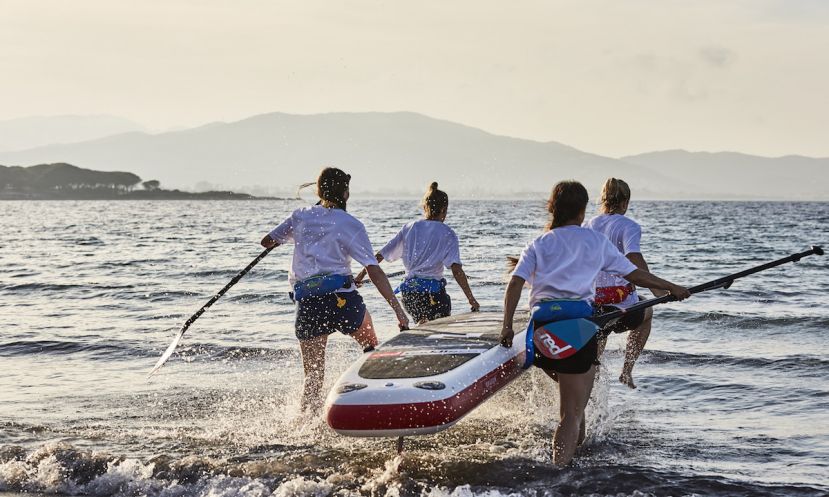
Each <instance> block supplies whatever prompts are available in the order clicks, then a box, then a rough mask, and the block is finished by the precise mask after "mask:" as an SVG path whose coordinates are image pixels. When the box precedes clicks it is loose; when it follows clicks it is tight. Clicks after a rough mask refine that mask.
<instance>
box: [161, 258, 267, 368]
mask: <svg viewBox="0 0 829 497" xmlns="http://www.w3.org/2000/svg"><path fill="white" fill-rule="evenodd" d="M274 247H277V245H272V246H270V247H268V248H266V249H265V250H263V251H262V253H261V254H259V255H258V256H257V257H256V259H254V260H253V261H252V262H251V263H250V264H248V265H247V267H245V269H243V270H241V271H239V273H238V274H237V275H236V276H234V277H233V279H232V280H230V282H229V283H228V284H227V285H225V286H224V288H222V289H221V290H219V292H218V293H216V295H214V296H213V297H212V298H211V299H210V300H208V301H207V303H206V304H204V305H203V306H201V309H199V310H198V311H196V313H195V314H193V315H192V316H190V319H188V320H187V321H185V322H184V325H183V326H182V327H181V329H180V330H179V332H178V334H176V337H175V338H174V339H173V342H172V343H171V344H170V346H169V347H167V350H165V351H164V354H162V355H161V358H160V359H159V360H158V362H157V363H155V367H153V369H152V370H151V371H150V373H149V374H148V375H147V379H149V378H150V376H152V375H154V374H155V373H156V371H158V370H159V369H161V366H163V365H164V363H165V362H167V359H169V358H170V356H172V355H173V352H175V350H176V347H177V346H178V343H179V342H180V341H181V338H182V337H183V336H184V333H185V332H186V331H187V329H188V328H190V325H191V324H193V323H194V322H195V321H196V320H197V319H199V316H201V315H202V314H204V311H206V310H207V309H208V308H209V307H210V306H211V305H213V304H214V303H215V302H216V301H217V300H219V299H220V298H221V297H222V295H224V294H225V292H227V291H228V290H230V287H232V286H233V285H235V284H236V283H238V282H239V280H241V279H242V277H243V276H244V275H246V274H248V271H250V270H251V269H253V266H255V265H256V264H258V263H259V261H261V260H262V259H264V258H265V256H266V255H268V254H269V253H270V251H271V250H273V249H274Z"/></svg>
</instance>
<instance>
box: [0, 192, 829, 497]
mask: <svg viewBox="0 0 829 497" xmlns="http://www.w3.org/2000/svg"><path fill="white" fill-rule="evenodd" d="M544 201H545V199H544V198H542V197H539V198H535V199H524V200H515V201H509V200H482V199H477V200H458V201H453V202H452V203H451V205H450V210H449V216H448V219H447V223H448V224H449V225H450V226H452V227H453V228H454V229H455V231H456V232H457V233H458V236H459V238H460V241H461V255H462V258H463V261H464V268H465V270H466V272H467V274H468V276H469V280H470V283H471V286H472V289H473V291H474V293H475V295H476V297H477V299H478V300H479V301H480V303H481V305H482V308H483V309H484V310H491V311H499V310H500V309H501V308H502V300H503V293H504V288H505V282H506V273H505V257H506V256H508V255H517V254H518V253H519V252H520V250H521V249H522V247H523V246H524V245H525V244H526V243H527V242H528V241H529V240H531V239H533V238H534V237H536V236H538V235H539V234H541V233H542V230H543V226H544V224H545V222H546V221H547V214H546V212H545V206H544V203H545V202H544ZM308 203H309V201H308V200H256V201H42V202H41V201H6V202H0V226H2V235H0V495H3V496H4V497H9V496H19V495H90V496H151V497H191V496H206V497H208V496H209V497H219V496H222V497H225V496H226V497H268V496H279V497H282V496H285V497H288V496H314V497H326V496H350V495H365V496H392V497H396V496H430V497H431V496H434V497H468V496H487V497H500V496H518V495H530V496H551V497H552V496H616V497H621V496H650V495H654V496H692V495H700V496H702V495H706V496H707V495H716V496H826V495H829V352H827V350H829V258H821V257H807V258H804V259H803V260H802V261H800V262H798V263H796V264H787V265H784V266H781V267H777V268H774V269H771V270H768V271H765V272H762V273H759V274H756V275H753V276H749V277H747V278H745V279H741V280H738V281H736V282H735V283H734V285H733V286H732V287H731V288H728V289H718V290H713V291H710V292H706V293H701V294H698V295H695V296H694V297H692V298H691V299H689V300H687V301H685V302H681V303H672V304H666V305H660V306H658V307H656V308H655V313H654V327H653V332H652V335H651V339H650V341H649V342H648V346H647V349H646V350H645V352H644V353H643V355H642V357H641V359H640V361H639V363H638V365H637V367H636V369H635V371H634V375H635V381H636V383H637V385H638V388H637V389H635V390H631V389H629V388H627V387H626V386H624V385H622V384H621V383H620V382H619V381H618V376H619V373H620V371H621V366H622V358H623V348H624V336H621V335H615V336H613V337H611V340H610V342H609V345H608V350H607V352H606V354H605V356H604V357H603V358H602V366H601V368H600V374H599V377H598V379H597V382H596V386H595V388H594V392H593V396H592V398H591V401H590V403H589V405H588V407H587V431H588V436H587V440H586V442H585V444H584V445H583V447H582V448H581V449H580V451H579V452H578V455H577V458H576V460H575V462H574V464H572V465H571V466H568V467H565V468H557V467H555V466H553V465H552V462H551V455H552V438H551V437H552V431H553V429H554V428H555V425H556V423H557V421H558V406H557V400H556V392H555V388H556V386H555V384H554V383H552V382H551V381H550V380H549V379H548V378H547V377H546V376H544V375H543V374H540V373H539V371H529V372H527V373H525V374H523V375H522V376H521V377H519V378H518V379H517V380H515V381H514V382H513V383H511V384H510V385H509V386H507V387H506V388H504V389H503V390H501V391H500V392H499V393H497V394H496V395H495V396H493V397H492V398H491V399H489V400H488V401H486V402H485V403H484V404H483V405H481V406H480V407H479V408H478V409H477V410H475V411H473V412H472V413H471V414H469V415H468V416H467V417H466V418H464V419H463V420H462V421H461V422H460V423H458V424H457V425H456V426H454V427H453V428H451V429H449V430H447V431H444V432H442V433H440V434H436V435H429V436H423V437H411V438H408V439H406V440H405V450H404V452H403V453H402V454H398V453H397V451H396V450H395V440H392V439H385V438H378V439H365V438H348V437H343V436H339V435H337V434H335V433H334V432H332V431H331V430H330V429H329V428H328V427H327V425H326V424H325V422H324V420H323V419H321V418H316V417H312V416H307V415H303V414H302V413H301V412H300V410H299V396H300V390H301V385H302V369H301V362H300V357H299V348H298V344H297V340H296V338H295V336H294V331H293V319H294V305H293V304H292V303H291V301H290V299H289V297H288V293H287V292H288V290H289V287H288V282H287V276H288V268H289V264H290V259H291V254H292V247H290V246H283V247H279V248H277V249H276V250H274V251H273V252H272V253H271V254H270V255H269V256H268V257H266V258H265V259H264V260H263V261H262V262H260V263H259V265H258V266H256V267H255V268H254V269H253V270H252V271H251V272H250V273H249V274H248V275H247V276H246V277H245V278H244V279H242V280H241V281H240V282H239V283H238V284H237V285H236V286H234V287H233V288H232V289H231V290H230V291H229V292H228V293H227V294H226V295H225V296H224V297H223V298H222V299H221V300H219V301H218V302H217V303H216V304H215V305H214V306H213V307H212V309H211V310H210V311H209V312H207V313H205V314H204V315H203V316H201V318H200V319H199V320H198V321H196V323H195V324H194V325H193V326H192V327H191V328H190V330H189V331H188V333H187V335H186V336H185V338H184V340H183V342H182V344H181V345H180V349H179V350H178V352H177V354H176V355H174V356H173V358H172V359H171V360H170V362H169V363H168V364H167V365H166V366H165V367H164V368H163V369H162V370H161V371H160V372H159V374H157V375H156V376H154V377H153V378H151V379H150V380H149V381H148V380H147V379H146V375H147V373H148V371H149V370H150V369H151V368H152V366H153V365H154V363H155V361H156V360H157V358H158V357H159V356H160V355H161V353H162V352H163V351H164V349H165V348H166V347H167V345H168V344H169V342H170V341H171V339H172V337H173V336H174V335H175V333H176V331H177V330H178V328H179V327H180V326H181V324H182V323H183V321H184V320H185V319H187V317H189V316H190V315H191V314H192V313H193V312H195V311H196V310H197V309H198V308H199V307H201V305H202V304H204V303H205V302H206V301H207V300H208V299H209V298H210V297H211V296H212V295H213V294H214V293H215V292H216V291H218V290H219V289H220V288H222V286H224V285H225V284H226V283H227V282H228V281H229V280H230V279H231V278H232V277H233V276H234V275H235V274H236V273H237V272H238V271H239V270H240V269H242V268H243V267H245V266H246V265H247V264H248V263H249V262H250V261H251V260H252V259H253V258H254V257H256V256H257V255H258V254H259V253H260V251H261V247H260V246H259V240H260V239H261V238H262V236H263V235H264V234H265V233H267V232H268V231H269V230H270V229H271V228H272V227H273V226H275V225H276V224H277V223H279V222H280V221H281V220H282V219H284V218H285V217H287V216H288V215H289V214H290V212H291V211H292V210H293V209H296V208H299V207H302V206H303V205H306V204H308ZM594 210H595V207H594V206H593V205H591V206H590V207H589V212H593V211H594ZM349 211H350V212H352V213H353V214H354V215H355V216H357V217H358V218H359V219H361V220H362V221H363V222H364V223H365V225H366V227H367V230H368V233H369V236H370V238H371V240H372V243H373V244H374V247H375V249H378V248H380V247H381V246H382V244H383V243H384V242H385V241H387V240H388V239H389V238H390V237H391V236H393V234H394V233H395V232H396V230H398V229H399V228H400V227H401V226H402V225H403V224H405V223H407V222H409V221H412V220H415V219H417V218H418V217H419V216H421V212H420V209H419V206H418V202H417V200H360V199H356V200H352V201H351V202H350V204H349ZM628 214H629V216H631V217H633V218H634V219H636V220H638V221H639V223H640V224H641V225H642V229H643V236H642V251H643V254H644V256H645V258H646V259H647V261H648V262H649V263H650V267H651V269H652V271H653V272H654V273H655V274H657V275H660V276H663V277H665V278H667V279H670V280H672V281H675V282H677V283H679V284H684V285H687V286H691V285H694V284H698V283H702V282H705V281H708V280H711V279H714V278H717V277H720V276H724V275H728V274H730V273H733V272H736V271H739V270H742V269H745V268H748V267H751V266H755V265H758V264H761V263H763V262H766V261H770V260H773V259H777V258H780V257H784V256H787V255H789V254H791V253H794V252H800V251H803V250H807V249H808V248H809V247H810V245H813V244H829V203H817V202H813V203H797V202H679V201H676V202H668V201H662V202H646V201H639V202H637V201H634V202H633V203H632V205H631V208H630V211H629V213H628ZM383 267H384V268H385V269H386V271H387V272H393V271H397V270H400V269H401V267H400V265H399V263H392V264H384V265H383ZM357 269H358V268H357V267H356V266H355V271H356V270H357ZM360 291H361V293H362V295H363V296H364V297H365V300H366V304H367V306H368V309H369V310H370V312H371V313H372V316H373V317H374V322H375V324H376V325H377V329H378V334H379V336H380V339H381V341H382V340H385V339H388V338H390V337H392V336H394V335H395V334H396V333H398V331H397V327H396V322H395V320H394V316H393V314H392V312H391V311H390V309H389V308H388V306H387V305H386V304H385V303H384V302H383V301H382V300H381V298H380V296H379V295H378V294H377V292H376V289H374V288H372V287H369V286H367V287H364V288H363V289H361V290H360ZM448 291H449V293H450V295H451V297H452V299H453V303H454V307H455V309H456V310H457V311H464V310H467V304H466V300H465V299H464V298H463V294H462V292H461V290H460V289H459V287H458V286H457V284H455V283H454V282H452V281H450V283H449V285H448ZM644 293H645V295H647V294H648V293H647V292H644ZM526 298H527V295H526V292H525V294H524V296H523V298H522V303H521V307H522V308H524V309H526V305H527V300H526ZM327 353H328V361H327V364H326V368H327V371H326V388H330V386H331V385H333V384H334V382H335V381H336V378H337V377H338V375H339V374H340V373H341V372H343V371H344V370H345V369H346V368H347V367H348V365H349V364H350V363H352V362H353V361H354V360H355V359H357V358H358V357H359V355H360V353H361V351H360V350H359V347H358V346H357V345H356V343H355V342H354V341H353V340H351V339H350V338H348V337H345V336H342V335H334V336H332V339H331V340H330V341H329V345H328V352H327Z"/></svg>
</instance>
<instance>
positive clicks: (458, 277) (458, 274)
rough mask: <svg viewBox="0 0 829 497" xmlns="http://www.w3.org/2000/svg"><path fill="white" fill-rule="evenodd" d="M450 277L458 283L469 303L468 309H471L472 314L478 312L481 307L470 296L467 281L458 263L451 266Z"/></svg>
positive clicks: (470, 292)
mask: <svg viewBox="0 0 829 497" xmlns="http://www.w3.org/2000/svg"><path fill="white" fill-rule="evenodd" d="M451 269H452V276H453V277H454V278H455V281H457V282H458V286H460V287H461V290H463V294H464V295H466V300H468V301H469V305H470V307H472V312H478V310H479V309H480V308H481V305H480V304H479V303H478V301H477V300H475V296H474V295H472V289H471V288H469V280H467V279H466V273H465V272H464V271H463V266H461V265H460V264H458V263H455V264H452V267H451Z"/></svg>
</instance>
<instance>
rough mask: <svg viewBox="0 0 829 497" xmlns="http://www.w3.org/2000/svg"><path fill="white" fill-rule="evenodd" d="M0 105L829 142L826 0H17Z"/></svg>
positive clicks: (783, 144) (626, 140)
mask: <svg viewBox="0 0 829 497" xmlns="http://www.w3.org/2000/svg"><path fill="white" fill-rule="evenodd" d="M0 12H2V14H0V70H2V72H3V73H4V74H3V76H2V77H0V120H6V119H12V118H17V117H26V116H35V115H61V114H80V115H83V114H108V115H114V116H121V117H126V118H129V119H132V120H134V121H136V122H138V123H140V124H142V125H144V126H147V127H149V128H151V129H154V130H166V129H172V128H180V127H190V126H196V125H200V124H204V123H207V122H213V121H233V120H238V119H242V118H245V117H248V116H251V115H255V114H261V113H266V112H274V111H279V112H288V113H296V114H314V113H323V112H332V111H354V112H362V111H400V110H406V111H414V112H419V113H423V114H426V115H429V116H432V117H437V118H443V119H448V120H451V121H455V122H459V123H463V124H467V125H470V126H474V127H478V128H481V129H484V130H486V131H489V132H492V133H496V134H503V135H509V136H516V137H521V138H529V139H534V140H540V141H558V142H561V143H565V144H568V145H571V146H574V147H577V148H579V149H582V150H586V151H589V152H593V153H598V154H602V155H608V156H612V157H619V156H623V155H628V154H635V153H641V152H647V151H652V150H665V149H673V148H683V149H687V150H708V151H720V150H734V151H740V152H745V153H752V154H758V155H768V156H779V155H787V154H802V155H809V156H817V157H827V156H829V140H827V139H826V138H827V131H826V130H827V129H829V91H827V88H829V2H827V1H823V0H733V1H726V0H694V1H689V0H683V1H679V0H599V1H597V0H578V1H552V0H547V1H514V2H503V1H498V2H496V1H489V0H456V1H446V0H443V1H430V0H424V1H420V2H411V1H409V2H402V1H399V2H398V1H365V0H349V1H339V2H337V1H325V2H322V1H316V0H303V1H301V2H281V1H274V0H265V1H253V0H249V1H248V0H239V1H233V2H230V1H214V0H199V1H196V0H163V1H160V0H159V1H150V0H147V1H142V2H134V1H122V0H73V1H72V2H67V1H63V0H58V1H52V0H39V1H31V0H0Z"/></svg>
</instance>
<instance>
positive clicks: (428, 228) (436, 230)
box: [380, 219, 461, 280]
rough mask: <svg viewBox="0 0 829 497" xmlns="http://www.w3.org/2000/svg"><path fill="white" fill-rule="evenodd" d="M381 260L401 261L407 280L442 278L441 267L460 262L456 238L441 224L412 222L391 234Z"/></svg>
mask: <svg viewBox="0 0 829 497" xmlns="http://www.w3.org/2000/svg"><path fill="white" fill-rule="evenodd" d="M380 255H382V256H383V259H385V260H387V261H389V262H393V261H396V260H397V259H401V258H402V259H403V267H405V268H406V277H407V278H412V277H419V278H434V279H438V280H439V279H441V278H443V268H444V267H446V268H449V267H452V264H460V263H461V252H460V248H459V247H458V235H456V234H455V232H454V231H453V230H452V228H450V227H449V226H447V225H446V224H444V223H442V222H441V221H432V220H429V219H421V220H420V221H414V222H411V223H409V224H407V225H406V226H403V228H402V229H401V230H400V231H399V232H398V233H397V234H396V235H394V238H392V239H391V240H390V241H389V243H387V244H386V246H385V247H383V248H382V249H381V250H380Z"/></svg>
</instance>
